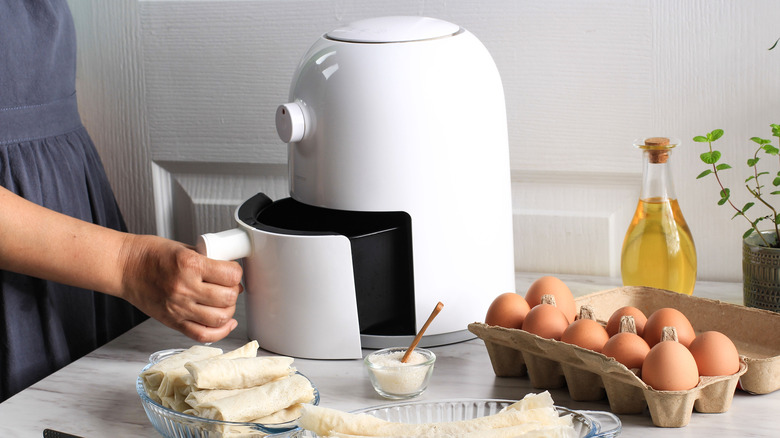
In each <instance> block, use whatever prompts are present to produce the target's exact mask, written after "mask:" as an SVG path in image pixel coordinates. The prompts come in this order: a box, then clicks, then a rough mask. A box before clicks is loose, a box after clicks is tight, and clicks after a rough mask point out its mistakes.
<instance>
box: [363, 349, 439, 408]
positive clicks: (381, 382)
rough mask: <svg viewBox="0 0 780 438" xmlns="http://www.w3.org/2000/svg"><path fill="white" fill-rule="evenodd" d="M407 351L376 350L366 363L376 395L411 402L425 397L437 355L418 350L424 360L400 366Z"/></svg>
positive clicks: (415, 350) (364, 361)
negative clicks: (418, 397) (410, 400)
mask: <svg viewBox="0 0 780 438" xmlns="http://www.w3.org/2000/svg"><path fill="white" fill-rule="evenodd" d="M406 350H407V348H406V347H392V348H385V349H382V350H377V351H375V352H373V353H371V354H369V355H368V356H366V358H365V359H364V360H363V363H364V364H365V366H366V371H368V378H369V380H370V381H371V385H372V386H373V387H374V389H375V390H376V392H377V393H378V394H379V395H381V396H382V397H385V398H389V399H396V400H398V399H408V398H413V397H417V396H418V395H420V394H422V393H423V391H425V389H426V388H427V387H428V382H429V381H430V379H431V374H433V364H434V363H435V362H436V355H435V354H433V352H432V351H430V350H426V349H424V348H415V349H414V351H413V354H414V353H418V354H419V355H421V356H422V362H419V363H401V358H402V357H403V355H404V354H405V353H406Z"/></svg>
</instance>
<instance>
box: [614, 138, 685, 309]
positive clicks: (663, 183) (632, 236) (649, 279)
mask: <svg viewBox="0 0 780 438" xmlns="http://www.w3.org/2000/svg"><path fill="white" fill-rule="evenodd" d="M677 144H679V143H674V144H672V143H671V142H670V140H669V139H667V138H663V137H655V138H649V139H645V140H642V141H641V142H638V143H637V144H636V146H637V147H639V148H640V149H642V150H643V172H642V174H643V180H642V192H641V193H640V196H639V202H638V204H637V207H636V211H635V212H634V217H633V219H632V220H631V224H630V225H629V227H628V231H627V232H626V237H625V239H624V240H623V250H622V254H621V274H622V277H623V285H625V286H649V287H654V288H658V289H665V290H670V291H674V292H679V293H683V294H687V295H691V294H692V293H693V288H694V286H695V284H696V266H697V265H696V246H695V245H694V242H693V237H692V235H691V231H690V229H689V228H688V224H687V223H686V222H685V218H684V217H683V214H682V211H681V210H680V205H679V203H678V202H677V199H676V197H675V196H674V186H673V183H672V177H671V172H670V169H669V158H670V156H671V148H673V147H674V146H676V145H677Z"/></svg>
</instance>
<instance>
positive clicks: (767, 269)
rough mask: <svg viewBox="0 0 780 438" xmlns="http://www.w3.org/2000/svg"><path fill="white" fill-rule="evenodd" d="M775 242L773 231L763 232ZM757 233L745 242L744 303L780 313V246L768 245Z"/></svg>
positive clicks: (743, 264) (743, 248) (743, 260)
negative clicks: (769, 246) (771, 246)
mask: <svg viewBox="0 0 780 438" xmlns="http://www.w3.org/2000/svg"><path fill="white" fill-rule="evenodd" d="M761 234H763V236H764V238H765V239H766V240H767V241H768V242H770V243H774V242H775V241H776V239H777V236H776V235H775V233H774V232H770V231H765V232H762V233H761ZM762 244H763V242H762V240H761V238H760V237H759V236H758V235H757V234H752V235H750V236H748V237H747V238H746V239H744V241H743V242H742V282H743V298H744V302H745V305H746V306H748V307H756V308H759V309H766V310H772V311H774V312H780V248H768V247H766V246H763V245H762Z"/></svg>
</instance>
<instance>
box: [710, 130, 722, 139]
mask: <svg viewBox="0 0 780 438" xmlns="http://www.w3.org/2000/svg"><path fill="white" fill-rule="evenodd" d="M721 137H723V130H722V129H715V130H714V131H712V132H710V133H709V134H707V140H709V141H715V140H717V139H719V138H721Z"/></svg>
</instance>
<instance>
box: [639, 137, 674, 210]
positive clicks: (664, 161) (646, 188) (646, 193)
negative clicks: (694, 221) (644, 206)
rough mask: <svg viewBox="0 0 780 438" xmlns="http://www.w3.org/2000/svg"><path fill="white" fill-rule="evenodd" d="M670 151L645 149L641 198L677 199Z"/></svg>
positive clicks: (643, 152)
mask: <svg viewBox="0 0 780 438" xmlns="http://www.w3.org/2000/svg"><path fill="white" fill-rule="evenodd" d="M671 156H672V151H671V150H670V149H650V150H648V149H645V150H643V151H642V157H643V160H642V163H643V167H642V192H641V194H640V198H641V199H643V200H648V199H659V198H660V199H670V200H671V199H676V196H675V193H674V184H673V183H672V173H671V168H670V167H669V159H670V158H671Z"/></svg>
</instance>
